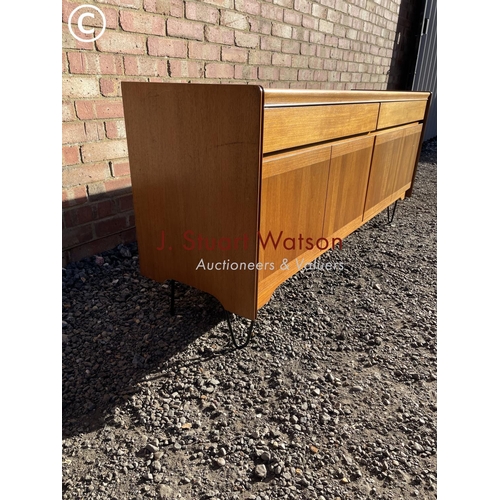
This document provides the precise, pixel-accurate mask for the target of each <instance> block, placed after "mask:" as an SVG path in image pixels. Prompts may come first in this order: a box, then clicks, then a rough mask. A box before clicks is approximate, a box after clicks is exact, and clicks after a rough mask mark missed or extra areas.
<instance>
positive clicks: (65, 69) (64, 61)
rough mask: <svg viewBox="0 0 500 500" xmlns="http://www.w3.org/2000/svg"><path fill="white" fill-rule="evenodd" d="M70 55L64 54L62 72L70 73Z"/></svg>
mask: <svg viewBox="0 0 500 500" xmlns="http://www.w3.org/2000/svg"><path fill="white" fill-rule="evenodd" d="M68 71H69V70H68V55H67V53H66V52H63V53H62V72H63V73H68Z"/></svg>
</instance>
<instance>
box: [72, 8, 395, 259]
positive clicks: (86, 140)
mask: <svg viewBox="0 0 500 500" xmlns="http://www.w3.org/2000/svg"><path fill="white" fill-rule="evenodd" d="M401 1H402V0H351V1H346V0H322V1H317V2H314V1H311V0H274V1H271V0H206V1H191V0H95V1H92V0H86V1H81V2H79V1H71V0H63V4H62V7H63V9H62V10H63V15H62V34H63V43H62V46H63V51H62V73H63V77H62V93H63V105H62V112H63V124H62V136H63V145H62V164H63V166H62V209H63V210H62V215H63V262H69V261H77V260H80V259H81V258H83V257H87V256H91V255H94V254H97V253H100V252H102V251H104V250H108V249H111V248H113V247H115V246H116V245H118V244H120V243H122V242H129V241H133V240H134V238H135V231H134V211H133V204H132V195H131V184H130V171H129V165H128V159H127V144H126V137H125V125H124V121H123V108H122V102H121V93H120V92H121V90H120V82H121V81H124V80H127V81H128V80H136V81H154V82H169V81H172V82H174V81H175V82H210V83H240V84H248V83H252V84H259V85H262V86H264V87H274V88H297V89H376V90H385V89H386V88H387V86H388V78H389V76H388V74H389V70H390V67H391V58H392V55H393V50H394V46H395V40H396V32H397V26H398V15H399V11H400V4H401ZM403 1H404V0H403ZM84 4H86V5H92V6H95V7H97V8H99V9H100V11H101V12H102V13H103V15H104V16H105V22H106V28H105V30H104V32H103V34H102V36H101V37H100V38H98V39H97V40H94V41H91V42H88V41H80V40H77V39H76V38H75V37H74V36H73V34H72V33H71V31H73V33H75V34H76V35H78V34H79V29H80V28H79V26H78V18H79V16H80V15H81V14H84V13H85V12H87V13H88V12H91V13H92V14H94V17H90V16H88V15H87V16H85V17H83V18H82V19H81V26H80V27H83V29H84V30H86V31H90V30H91V29H94V30H95V31H94V33H93V34H92V33H89V34H87V33H83V32H80V35H79V37H80V38H83V39H88V38H92V37H93V36H94V35H95V34H97V33H99V32H100V31H102V25H103V22H102V19H101V18H100V16H99V14H98V13H97V11H94V10H89V8H88V7H85V8H81V9H80V10H78V11H77V12H76V13H74V14H73V15H72V12H73V11H74V10H75V9H77V8H78V7H79V6H81V5H84ZM70 16H72V17H71V28H72V30H70V29H69V25H68V20H69V18H70Z"/></svg>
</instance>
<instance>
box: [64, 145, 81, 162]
mask: <svg viewBox="0 0 500 500" xmlns="http://www.w3.org/2000/svg"><path fill="white" fill-rule="evenodd" d="M62 160H63V161H62V164H63V166H66V165H75V164H76V163H80V150H79V147H78V146H64V147H63V148H62Z"/></svg>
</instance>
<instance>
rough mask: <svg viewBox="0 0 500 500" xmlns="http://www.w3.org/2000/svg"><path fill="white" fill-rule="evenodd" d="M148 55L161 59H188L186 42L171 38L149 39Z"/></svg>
mask: <svg viewBox="0 0 500 500" xmlns="http://www.w3.org/2000/svg"><path fill="white" fill-rule="evenodd" d="M148 54H149V55H150V56H159V57H165V56H166V57H182V58H185V57H187V42H186V40H174V39H171V38H156V37H149V38H148Z"/></svg>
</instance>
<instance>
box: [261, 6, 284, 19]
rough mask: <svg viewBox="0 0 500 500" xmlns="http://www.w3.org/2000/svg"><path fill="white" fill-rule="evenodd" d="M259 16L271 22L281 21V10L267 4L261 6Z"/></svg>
mask: <svg viewBox="0 0 500 500" xmlns="http://www.w3.org/2000/svg"><path fill="white" fill-rule="evenodd" d="M260 12H261V14H260V15H261V16H262V17H264V18H265V19H269V20H271V21H283V9H282V8H281V7H277V6H276V5H272V4H269V3H264V4H262V6H261V8H260Z"/></svg>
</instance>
